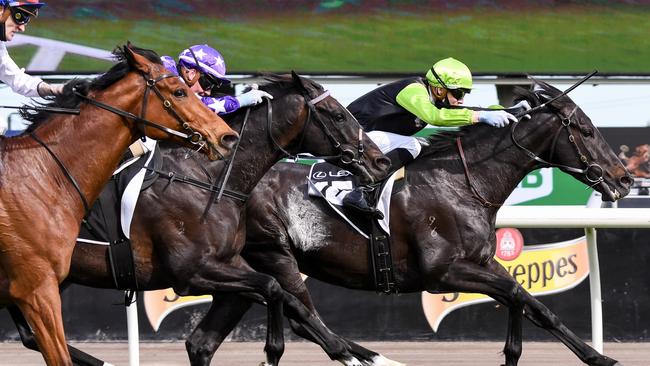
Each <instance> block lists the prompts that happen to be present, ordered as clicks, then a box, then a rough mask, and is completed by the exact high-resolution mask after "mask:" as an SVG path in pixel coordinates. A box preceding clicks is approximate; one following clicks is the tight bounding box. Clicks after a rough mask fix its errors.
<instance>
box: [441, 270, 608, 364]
mask: <svg viewBox="0 0 650 366" xmlns="http://www.w3.org/2000/svg"><path fill="white" fill-rule="evenodd" d="M441 283H442V285H443V286H444V290H446V291H459V292H476V293H482V294H485V295H488V296H490V297H492V298H493V299H495V300H497V301H498V302H500V303H502V304H504V305H506V306H508V307H514V308H517V309H518V310H517V314H518V313H519V311H520V310H519V309H520V308H521V307H522V306H523V309H524V310H525V311H524V315H525V316H526V317H527V318H529V319H531V320H532V321H533V323H534V324H536V325H538V326H540V327H542V328H544V329H546V330H548V331H549V332H551V334H553V335H554V336H555V337H557V338H558V339H559V340H560V341H562V343H564V344H565V345H566V346H567V347H569V349H571V350H572V351H573V352H574V353H575V354H576V356H578V357H579V358H580V360H582V362H585V363H587V364H588V365H592V366H612V365H616V364H618V362H617V361H616V360H613V359H611V358H609V357H606V356H603V355H601V354H599V353H598V352H596V351H595V350H594V349H593V348H591V347H589V346H588V345H587V344H586V343H584V342H583V341H582V340H581V339H580V338H578V337H577V336H576V335H575V334H574V333H573V332H571V331H570V330H569V329H568V328H567V327H566V326H565V325H564V324H562V322H561V321H560V319H559V318H558V317H557V316H556V315H555V314H553V313H552V312H551V311H550V310H549V309H548V308H546V307H545V306H544V305H543V304H542V303H540V302H539V301H538V300H537V299H535V298H534V297H533V296H532V295H531V294H529V293H528V292H527V291H526V290H525V289H524V288H523V287H521V285H520V284H519V283H518V282H517V281H515V279H514V278H512V276H510V275H509V274H508V273H507V272H506V271H505V269H503V267H501V265H500V264H498V263H497V262H495V261H493V262H491V263H489V264H488V265H487V266H481V265H478V264H476V263H473V262H469V261H465V260H458V261H455V262H454V263H452V264H451V265H450V266H449V269H448V271H447V274H446V275H445V276H443V278H442V279H441ZM517 314H514V313H510V316H511V317H513V316H517ZM509 337H510V334H509ZM513 351H514V352H517V349H516V348H514V349H513ZM519 352H520V351H519ZM506 356H507V355H506ZM512 362H514V363H512ZM517 362H518V357H517V359H516V360H515V359H513V357H506V365H508V366H514V365H516V364H517Z"/></svg>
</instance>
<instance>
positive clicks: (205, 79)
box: [189, 47, 223, 92]
mask: <svg viewBox="0 0 650 366" xmlns="http://www.w3.org/2000/svg"><path fill="white" fill-rule="evenodd" d="M189 50H190V54H191V55H192V57H193V58H194V62H195V64H196V70H197V71H198V72H199V73H200V74H201V76H200V77H199V85H201V89H203V90H204V91H206V92H210V91H211V90H212V88H216V89H219V88H220V87H221V84H222V83H223V82H222V81H221V80H219V79H218V78H216V77H215V76H214V75H212V74H209V73H207V72H205V71H203V70H201V66H200V63H199V59H198V58H197V57H196V55H195V54H194V51H193V50H192V48H191V47H190V48H189Z"/></svg>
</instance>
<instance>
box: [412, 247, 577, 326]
mask: <svg viewBox="0 0 650 366" xmlns="http://www.w3.org/2000/svg"><path fill="white" fill-rule="evenodd" d="M495 258H496V257H495ZM496 260H497V261H498V262H499V263H501V264H502V265H503V266H504V267H505V268H506V269H507V270H508V272H510V274H511V275H512V276H513V277H514V278H515V280H517V282H519V283H520V284H521V286H523V288H524V289H526V290H527V291H528V292H530V293H531V294H533V295H548V294H553V293H558V292H564V291H567V290H569V289H572V288H574V287H575V286H577V285H578V284H579V283H580V282H582V281H583V280H584V279H585V278H587V276H588V275H589V258H588V254H587V240H586V239H585V237H584V236H583V237H581V238H578V239H574V240H569V241H565V242H560V243H554V244H544V245H529V246H525V247H524V250H523V252H522V253H521V255H520V256H519V257H517V258H515V259H514V260H512V261H504V260H501V259H499V258H496ZM488 301H492V298H490V297H488V296H485V295H482V294H472V293H449V294H430V293H428V292H423V293H422V308H423V309H424V315H425V316H426V318H427V321H428V322H429V325H431V328H432V329H433V331H434V332H437V331H438V326H439V325H440V322H442V319H444V317H445V316H447V314H449V313H451V312H452V311H454V310H456V309H458V308H461V307H464V306H468V305H472V304H479V303H483V302H488Z"/></svg>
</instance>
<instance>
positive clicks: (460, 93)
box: [447, 89, 469, 100]
mask: <svg viewBox="0 0 650 366" xmlns="http://www.w3.org/2000/svg"><path fill="white" fill-rule="evenodd" d="M447 90H448V91H449V93H450V94H451V95H453V96H454V98H456V99H457V100H461V99H463V98H465V94H467V93H469V91H468V90H466V89H447Z"/></svg>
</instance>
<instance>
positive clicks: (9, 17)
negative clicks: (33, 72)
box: [0, 0, 63, 97]
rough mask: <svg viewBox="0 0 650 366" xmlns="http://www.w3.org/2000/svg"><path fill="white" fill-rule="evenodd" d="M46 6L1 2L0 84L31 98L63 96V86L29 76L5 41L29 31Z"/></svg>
mask: <svg viewBox="0 0 650 366" xmlns="http://www.w3.org/2000/svg"><path fill="white" fill-rule="evenodd" d="M43 5H45V3H43V2H39V1H37V0H28V1H12V0H0V10H1V11H2V12H1V13H0V41H2V42H0V81H2V82H4V83H5V84H7V85H9V87H10V88H11V89H12V90H13V91H14V92H16V93H18V94H21V95H24V96H27V97H38V96H41V97H45V96H52V95H56V94H60V93H61V92H62V91H63V85H60V84H52V85H51V84H48V83H46V82H44V81H43V80H41V79H40V78H37V77H33V76H30V75H27V74H25V72H24V71H23V70H22V69H20V68H19V67H18V66H17V65H16V63H15V62H14V61H13V60H12V59H11V57H9V53H8V52H7V46H6V45H5V42H9V41H11V40H12V39H13V38H14V35H15V34H16V33H21V32H24V31H25V28H26V27H27V23H28V22H29V21H30V19H31V18H32V17H34V18H35V17H36V16H38V9H40V8H41V6H43Z"/></svg>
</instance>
